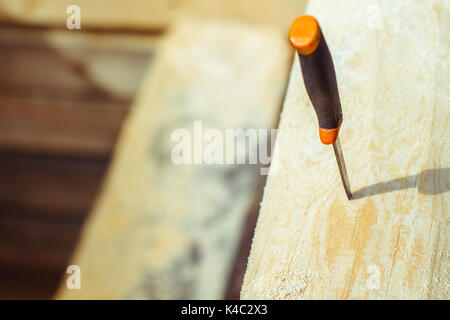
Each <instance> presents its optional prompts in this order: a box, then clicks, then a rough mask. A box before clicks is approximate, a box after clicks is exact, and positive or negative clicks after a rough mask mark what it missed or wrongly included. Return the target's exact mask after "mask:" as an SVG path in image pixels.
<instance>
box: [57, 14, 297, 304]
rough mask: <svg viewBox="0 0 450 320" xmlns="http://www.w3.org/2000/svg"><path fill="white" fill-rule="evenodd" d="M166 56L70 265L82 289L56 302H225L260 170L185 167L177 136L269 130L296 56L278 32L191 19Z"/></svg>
mask: <svg viewBox="0 0 450 320" xmlns="http://www.w3.org/2000/svg"><path fill="white" fill-rule="evenodd" d="M217 35H220V41H217V39H218V38H217ZM160 49H161V50H160V51H159V52H158V54H157V57H156V58H155V62H154V64H153V66H152V70H151V72H150V73H149V74H148V78H147V79H146V80H145V81H144V83H143V86H142V87H141V90H140V94H139V95H138V97H137V100H136V102H135V105H134V106H133V107H132V108H131V111H130V115H129V117H128V119H127V120H126V122H125V124H124V127H123V129H122V132H121V134H120V138H119V143H118V145H117V150H116V152H115V156H114V160H113V164H112V167H111V169H110V172H109V175H108V177H107V179H106V181H105V185H104V190H103V192H102V194H101V195H100V197H99V199H98V201H97V204H96V206H95V208H94V210H93V212H92V213H91V217H90V219H89V221H88V222H87V224H86V226H85V228H84V232H83V235H82V237H81V241H80V244H79V247H78V249H77V251H76V253H75V256H74V258H73V260H72V263H73V264H77V265H79V266H80V267H81V272H82V288H81V290H67V289H66V288H65V279H64V280H63V281H62V283H61V287H60V291H59V293H58V294H57V296H56V297H57V298H62V299H72V298H94V299H95V298H103V299H105V298H114V299H120V298H131V299H138V298H144V299H151V298H155V299H156V298H165V299H168V298H194V299H195V298H199V299H203V298H208V299H217V298H222V297H223V296H224V294H225V289H226V285H227V280H228V278H229V275H230V271H231V264H232V262H233V259H234V257H235V253H236V247H237V243H238V240H239V239H240V236H241V230H242V227H243V223H244V221H245V218H246V215H247V213H248V211H249V209H250V206H251V202H252V199H253V195H254V192H255V189H256V186H257V182H258V179H259V170H258V168H256V167H252V166H235V165H223V166H220V165H216V166H207V165H180V166H176V165H174V164H173V163H172V162H171V159H170V155H171V149H172V147H173V146H174V145H175V143H174V142H171V133H172V131H173V130H175V129H177V128H187V129H189V130H192V126H193V123H194V120H202V121H204V126H205V127H213V128H219V129H222V130H223V129H226V128H270V127H271V126H273V125H274V123H275V121H276V118H277V112H278V110H279V105H280V103H281V100H282V97H283V94H284V91H285V86H286V79H287V74H288V72H289V65H290V62H291V57H292V56H291V53H290V50H289V48H288V45H287V43H286V42H285V41H284V37H283V34H282V33H280V32H278V31H276V30H275V29H272V28H250V27H246V26H243V25H241V24H238V23H232V22H226V21H222V22H213V21H208V20H203V21H199V20H197V22H196V21H194V20H189V19H181V20H180V21H178V22H177V24H176V25H175V26H174V27H173V30H172V31H171V33H170V34H169V35H168V37H167V39H165V40H164V43H163V44H162V45H161V48H160ZM255 59H257V60H258V63H255ZM191 132H192V131H191Z"/></svg>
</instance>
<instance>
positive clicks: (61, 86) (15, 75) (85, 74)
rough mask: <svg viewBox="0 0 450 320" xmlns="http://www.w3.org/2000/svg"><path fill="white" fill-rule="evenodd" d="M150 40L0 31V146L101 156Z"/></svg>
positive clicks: (132, 91)
mask: <svg viewBox="0 0 450 320" xmlns="http://www.w3.org/2000/svg"><path fill="white" fill-rule="evenodd" d="M154 43H155V41H154V39H153V37H143V36H141V37H133V36H127V37H124V36H120V35H119V36H105V35H103V36H98V35H92V34H89V33H87V34H70V33H67V32H65V33H64V34H63V33H62V32H40V31H34V32H31V31H26V32H25V31H23V30H17V29H8V30H2V31H0V68H1V70H2V73H1V74H0V104H1V105H2V107H1V108H0V149H2V150H10V151H14V152H22V153H23V152H28V153H41V154H42V153H46V154H64V155H71V156H77V157H80V156H84V157H97V158H103V159H107V158H108V157H109V155H110V153H111V151H112V148H113V145H114V141H115V138H116V135H117V133H118V131H119V127H120V124H121V122H122V120H123V118H124V117H125V115H126V113H127V111H128V107H129V106H130V104H131V101H132V100H133V98H134V95H135V92H136V88H137V87H138V85H139V83H140V81H141V78H142V74H143V72H144V71H143V70H144V69H146V68H147V66H148V64H149V63H150V61H151V55H152V52H153V50H154V48H155V45H154ZM24 115H26V116H24ZM100 119H101V121H100Z"/></svg>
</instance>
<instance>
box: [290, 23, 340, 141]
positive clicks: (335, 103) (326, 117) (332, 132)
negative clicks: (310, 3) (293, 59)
mask: <svg viewBox="0 0 450 320" xmlns="http://www.w3.org/2000/svg"><path fill="white" fill-rule="evenodd" d="M305 20H306V21H305ZM290 38H291V43H292V44H293V45H294V47H295V48H296V49H297V52H298V56H299V59H300V65H301V70H302V73H303V80H304V83H305V87H306V91H307V93H308V96H309V98H310V100H311V103H312V105H313V107H314V109H315V111H316V114H317V118H318V120H319V133H320V139H321V141H322V142H323V143H325V144H331V143H334V142H335V141H336V139H337V135H338V132H339V128H340V125H341V123H342V109H341V103H340V100H339V92H338V86H337V81H336V74H335V71H334V65H333V60H332V58H331V54H330V51H329V50H328V46H327V43H326V41H325V38H324V36H323V34H322V32H321V30H320V27H319V25H318V23H317V21H316V20H315V19H314V18H313V17H311V16H302V17H300V18H297V19H296V20H294V22H293V24H292V26H291V32H290ZM299 39H300V40H299ZM301 41H303V42H301ZM305 41H306V42H305ZM304 43H307V45H308V46H305V45H304ZM305 48H306V50H305Z"/></svg>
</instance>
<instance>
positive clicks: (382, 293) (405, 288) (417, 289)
mask: <svg viewBox="0 0 450 320" xmlns="http://www.w3.org/2000/svg"><path fill="white" fill-rule="evenodd" d="M308 12H309V13H310V14H312V15H314V16H316V17H317V18H318V21H319V23H320V24H321V27H322V29H323V31H324V34H325V36H326V39H327V43H328V45H329V47H330V51H331V53H332V55H333V59H334V63H335V67H336V72H337V80H338V84H339V90H340V96H341V101H342V107H343V114H344V122H343V126H342V130H341V142H342V144H343V151H344V154H345V160H346V161H347V169H348V172H349V177H350V184H351V186H352V188H353V191H354V200H351V201H348V200H347V198H346V196H345V193H344V190H343V188H342V185H341V182H340V177H339V173H338V170H337V166H336V163H335V159H334V155H333V150H332V148H331V147H330V146H324V145H322V144H321V143H320V142H319V138H318V131H317V120H316V117H315V114H314V111H313V108H312V106H311V104H310V101H309V99H308V97H307V95H306V92H305V89H304V85H303V79H302V77H301V74H300V71H299V64H298V59H297V58H296V59H295V63H294V65H293V67H292V73H291V79H290V85H289V89H288V94H287V98H286V100H285V103H284V109H283V112H282V116H281V123H280V130H279V133H278V138H277V143H276V144H277V145H276V148H275V153H276V155H277V156H278V157H275V158H278V159H279V163H278V164H279V166H278V170H277V171H276V172H274V174H273V175H271V176H269V178H268V182H267V185H266V188H265V193H264V200H263V203H262V207H261V211H260V216H259V219H258V223H257V227H256V231H255V236H254V240H253V244H252V250H251V255H250V258H249V263H248V268H247V272H246V276H245V280H244V285H243V288H242V291H241V297H242V298H243V299H265V298H267V299H448V298H449V294H448V293H449V290H448V288H449V286H448V284H449V274H448V271H449V265H448V262H449V245H448V228H447V227H448V212H449V211H448V202H449V197H448V190H449V165H450V162H449V161H450V154H449V150H450V149H449V147H448V141H449V138H450V136H449V134H450V130H449V129H450V124H449V116H448V106H449V105H450V101H449V95H448V92H450V81H449V79H450V68H449V63H450V60H449V59H450V58H449V57H450V55H449V53H450V49H449V43H450V42H449V41H448V30H449V29H450V19H449V17H450V6H449V3H448V1H447V2H446V1H435V2H433V3H429V2H420V3H419V2H417V1H397V2H392V1H390V2H386V1H383V2H377V4H372V6H365V5H362V4H361V3H360V1H356V0H355V1H353V0H349V1H345V2H342V1H339V2H335V1H324V0H321V1H314V2H311V3H310V4H309V7H308Z"/></svg>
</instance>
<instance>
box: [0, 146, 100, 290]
mask: <svg viewBox="0 0 450 320" xmlns="http://www.w3.org/2000/svg"><path fill="white" fill-rule="evenodd" d="M106 165H107V162H106V160H91V159H67V158H58V157H54V156H52V157H48V156H37V155H33V156H31V155H18V154H17V155H14V154H4V153H0V177H1V179H0V282H1V283H2V285H1V286H0V297H3V298H8V299H13V298H14V297H16V298H21V299H22V298H33V297H34V298H40V299H48V298H50V297H51V295H52V294H53V293H54V291H55V290H56V288H57V286H58V282H59V278H60V277H61V276H62V274H63V272H64V270H65V268H66V267H67V265H68V262H69V259H70V256H71V253H72V250H73V249H74V247H75V245H76V242H77V240H78V235H79V233H80V231H81V226H82V223H83V220H84V218H85V217H86V215H87V213H88V212H89V210H90V208H91V206H92V204H93V201H94V197H95V195H96V194H97V192H98V191H99V187H100V183H101V179H102V177H103V173H104V172H105V169H106ZM43 279H46V280H45V281H44V280H43Z"/></svg>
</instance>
